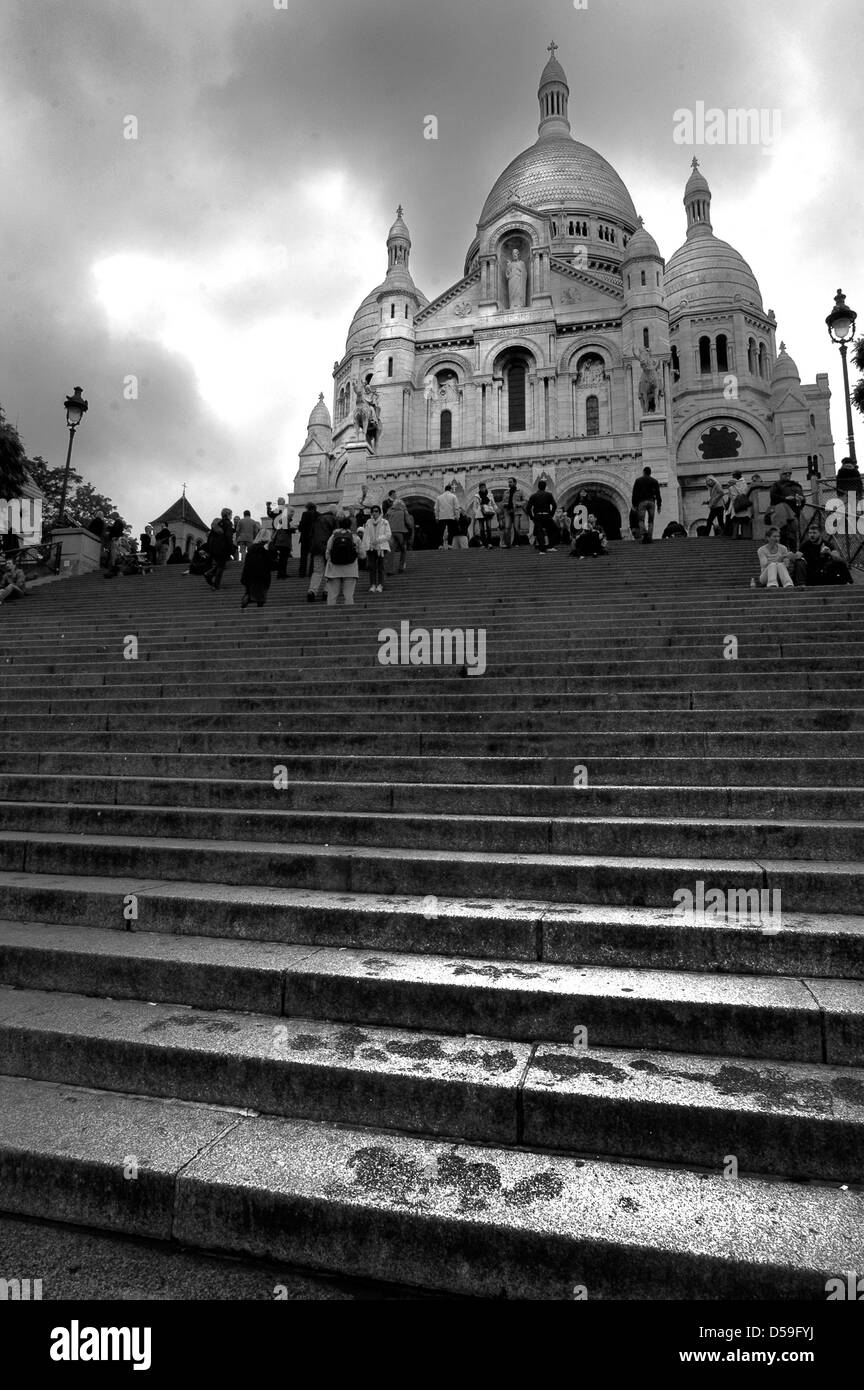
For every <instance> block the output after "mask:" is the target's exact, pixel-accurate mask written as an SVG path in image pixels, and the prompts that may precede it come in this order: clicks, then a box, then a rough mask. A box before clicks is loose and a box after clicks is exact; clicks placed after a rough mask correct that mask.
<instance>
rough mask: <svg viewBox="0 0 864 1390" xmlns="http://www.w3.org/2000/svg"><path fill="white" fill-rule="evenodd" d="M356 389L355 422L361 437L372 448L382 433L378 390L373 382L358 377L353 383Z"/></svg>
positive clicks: (354, 389) (353, 387)
mask: <svg viewBox="0 0 864 1390" xmlns="http://www.w3.org/2000/svg"><path fill="white" fill-rule="evenodd" d="M351 386H352V389H353V391H354V416H353V419H354V424H355V425H356V427H357V434H358V437H359V438H360V439H365V441H366V443H367V444H368V445H369V447H370V448H371V449H374V448H375V446H376V444H377V443H378V438H379V436H380V434H381V407H380V404H379V401H378V392H377V391H376V390H375V388H374V386H372V384H371V382H368V381H361V379H360V378H359V377H356V378H355V379H354V380H353V381H352V383H351Z"/></svg>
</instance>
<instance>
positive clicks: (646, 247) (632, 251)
mask: <svg viewBox="0 0 864 1390" xmlns="http://www.w3.org/2000/svg"><path fill="white" fill-rule="evenodd" d="M640 256H656V258H657V260H658V261H662V259H663V257H662V256H661V255H660V247H659V246H658V245H657V243H656V241H655V240H654V238H653V236H652V235H651V233H650V232H648V231H646V230H645V227H644V226H643V225H642V218H641V217H640V218H639V225H638V227H637V228H636V231H635V232H634V233H633V235H632V236H631V238H630V240H629V241H628V243H627V249H626V250H625V252H624V255H623V257H622V260H621V264H622V266H623V265H626V264H627V262H628V261H635V260H638V259H639V257H640Z"/></svg>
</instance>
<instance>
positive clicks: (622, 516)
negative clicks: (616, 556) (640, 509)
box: [559, 478, 630, 541]
mask: <svg viewBox="0 0 864 1390" xmlns="http://www.w3.org/2000/svg"><path fill="white" fill-rule="evenodd" d="M582 493H584V494H585V496H584V498H583V497H582V496H581V495H580V494H582ZM559 501H560V503H561V506H562V507H563V508H564V510H565V511H569V509H570V508H571V507H572V506H573V505H574V504H577V505H578V504H579V503H582V504H583V505H584V506H586V507H587V508H588V511H589V512H591V513H593V515H594V516H596V518H597V520H598V521H599V523H600V525H601V526H602V527H603V530H604V531H605V532H606V535H607V536H608V538H609V540H610V541H618V540H620V539H621V536H622V534H623V533H624V530H625V528H626V525H627V518H628V516H629V512H630V509H629V506H628V504H627V499H626V498H625V496H624V494H623V493H622V492H620V491H619V490H618V489H617V488H613V487H611V486H610V485H609V484H608V483H600V482H596V481H595V480H594V479H592V478H584V479H581V478H580V480H579V481H578V482H577V483H571V484H570V485H569V486H567V487H566V488H564V489H563V490H562V492H561V496H560V498H559Z"/></svg>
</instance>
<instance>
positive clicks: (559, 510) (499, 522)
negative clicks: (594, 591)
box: [435, 478, 608, 557]
mask: <svg viewBox="0 0 864 1390" xmlns="http://www.w3.org/2000/svg"><path fill="white" fill-rule="evenodd" d="M435 521H436V524H437V527H438V549H439V550H458V549H467V548H468V547H469V546H481V547H483V548H484V549H486V550H489V549H491V548H492V547H493V546H496V545H497V546H500V548H501V549H504V550H511V549H513V548H514V547H515V546H519V545H533V546H534V548H535V549H536V550H537V551H538V553H539V554H541V555H547V554H549V553H550V552H552V551H557V549H558V547H559V546H561V545H567V544H569V545H570V552H569V553H570V554H571V555H575V556H577V557H583V556H592V555H605V554H607V553H608V542H607V539H606V534H605V532H604V530H603V528H602V526H600V524H599V522H598V521H597V517H596V516H595V515H594V514H593V513H592V512H591V511H590V506H589V501H588V495H587V493H585V492H580V493H579V495H578V496H577V497H576V498H575V499H574V500H573V501H572V502H571V504H570V506H569V507H567V508H566V510H565V508H564V507H562V506H560V505H559V503H558V502H557V501H556V499H555V497H554V496H553V494H552V493H551V492H550V490H549V484H548V482H547V481H546V479H545V478H540V479H539V481H538V483H537V486H536V489H535V490H534V492H532V493H531V494H530V496H528V497H526V495H525V493H524V491H523V490H522V489H521V488H520V486H519V484H518V483H517V481H516V479H515V478H510V479H509V480H508V483H507V487H506V489H504V490H503V491H502V492H501V493H500V495H499V496H498V497H497V498H496V497H495V496H494V494H492V493H491V492H490V491H489V488H488V486H487V484H486V483H480V485H479V486H478V488H477V491H476V492H475V493H474V494H473V496H472V497H471V498H470V500H469V501H468V502H467V503H466V504H463V503H462V502H460V500H459V497H458V496H457V494H456V491H455V489H454V486H453V484H452V483H447V484H446V486H445V488H444V491H443V492H442V493H441V494H440V495H439V496H438V497H437V498H436V499H435Z"/></svg>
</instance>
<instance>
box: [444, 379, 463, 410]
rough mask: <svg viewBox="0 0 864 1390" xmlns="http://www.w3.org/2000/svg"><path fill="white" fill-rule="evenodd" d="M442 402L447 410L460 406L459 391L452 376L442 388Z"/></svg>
mask: <svg viewBox="0 0 864 1390" xmlns="http://www.w3.org/2000/svg"><path fill="white" fill-rule="evenodd" d="M441 401H442V404H443V405H444V408H445V409H452V408H453V406H454V405H458V404H459V391H458V389H457V382H456V378H455V377H454V376H450V377H448V378H447V380H446V381H445V382H444V384H443V386H442V387H441Z"/></svg>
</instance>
